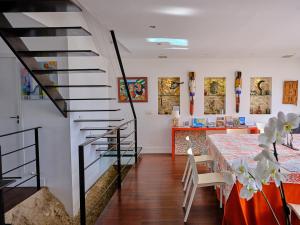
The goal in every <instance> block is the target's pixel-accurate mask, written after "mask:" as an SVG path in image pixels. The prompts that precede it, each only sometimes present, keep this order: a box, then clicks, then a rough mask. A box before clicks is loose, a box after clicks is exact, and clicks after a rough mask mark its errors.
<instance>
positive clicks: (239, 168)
mask: <svg viewBox="0 0 300 225" xmlns="http://www.w3.org/2000/svg"><path fill="white" fill-rule="evenodd" d="M232 168H233V171H234V173H235V174H236V176H237V179H238V181H239V182H240V183H241V184H244V185H246V184H247V183H248V182H249V178H250V175H249V169H248V164H247V162H246V161H245V160H243V159H241V160H237V161H235V162H234V163H233V164H232Z"/></svg>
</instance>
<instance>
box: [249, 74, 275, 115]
mask: <svg viewBox="0 0 300 225" xmlns="http://www.w3.org/2000/svg"><path fill="white" fill-rule="evenodd" d="M271 108H272V78H271V77H252V78H251V80H250V114H271Z"/></svg>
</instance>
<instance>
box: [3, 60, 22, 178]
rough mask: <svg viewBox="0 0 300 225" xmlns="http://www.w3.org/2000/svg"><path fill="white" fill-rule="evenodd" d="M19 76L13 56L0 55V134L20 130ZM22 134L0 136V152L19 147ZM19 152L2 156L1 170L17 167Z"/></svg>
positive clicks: (18, 171) (14, 172) (9, 174)
mask: <svg viewBox="0 0 300 225" xmlns="http://www.w3.org/2000/svg"><path fill="white" fill-rule="evenodd" d="M19 81H20V78H19V75H18V64H17V60H16V58H14V57H0V136H1V135H3V134H7V133H11V132H15V131H17V130H20V129H21V127H20V121H19V118H18V117H19V116H20V90H19V88H20V82H19ZM21 140H22V134H18V135H12V136H7V137H1V138H0V145H1V151H2V154H5V153H7V152H10V151H13V150H16V149H18V148H20V147H21V143H22V142H21ZM21 158H22V155H21V153H20V152H19V153H16V154H11V155H8V156H3V157H2V171H3V172H5V171H8V170H10V169H13V168H14V167H17V166H18V165H19V164H20V163H19V162H20V161H21ZM20 173H21V171H20V170H16V171H13V172H11V173H8V174H5V175H4V177H11V176H19V175H20Z"/></svg>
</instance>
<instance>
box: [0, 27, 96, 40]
mask: <svg viewBox="0 0 300 225" xmlns="http://www.w3.org/2000/svg"><path fill="white" fill-rule="evenodd" d="M0 31H1V33H3V34H4V36H6V37H15V36H17V37H58V36H91V33H90V32H88V31H87V30H86V29H84V28H83V27H81V26H76V27H17V28H1V29H0Z"/></svg>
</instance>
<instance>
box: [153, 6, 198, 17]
mask: <svg viewBox="0 0 300 225" xmlns="http://www.w3.org/2000/svg"><path fill="white" fill-rule="evenodd" d="M156 11H157V12H158V13H162V14H167V15H173V16H192V15H195V14H196V12H197V11H196V10H195V9H192V8H187V7H166V8H161V9H158V10H156Z"/></svg>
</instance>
